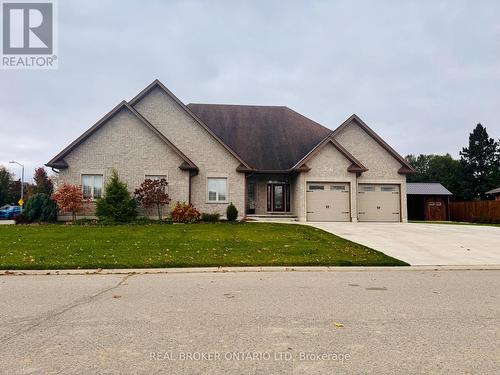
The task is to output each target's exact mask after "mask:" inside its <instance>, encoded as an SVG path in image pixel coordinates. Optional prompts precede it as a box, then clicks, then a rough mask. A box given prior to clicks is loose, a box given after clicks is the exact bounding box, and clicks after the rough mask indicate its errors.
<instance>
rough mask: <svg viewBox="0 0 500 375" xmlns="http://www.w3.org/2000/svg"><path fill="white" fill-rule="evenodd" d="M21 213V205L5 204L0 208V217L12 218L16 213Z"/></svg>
mask: <svg viewBox="0 0 500 375" xmlns="http://www.w3.org/2000/svg"><path fill="white" fill-rule="evenodd" d="M20 213H21V206H11V205H10V204H7V205H5V206H2V207H1V208H0V219H12V218H13V217H14V216H16V215H17V214H20Z"/></svg>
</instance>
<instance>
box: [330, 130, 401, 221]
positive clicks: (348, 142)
mask: <svg viewBox="0 0 500 375" xmlns="http://www.w3.org/2000/svg"><path fill="white" fill-rule="evenodd" d="M336 140H337V141H338V142H339V143H340V144H341V145H342V146H344V147H345V148H346V149H347V150H348V151H349V152H350V153H351V154H352V155H354V157H356V159H358V160H359V161H360V162H361V163H363V165H364V166H365V167H366V168H368V171H367V172H364V173H363V174H362V175H361V176H360V177H359V178H358V183H387V184H399V185H400V186H401V192H400V196H401V218H402V221H403V222H406V221H408V218H407V207H406V176H405V175H401V174H399V173H398V170H399V168H401V163H400V162H399V161H397V160H396V159H394V157H393V156H392V155H390V154H389V153H388V152H387V151H386V150H385V149H384V148H383V147H382V146H380V145H379V144H378V143H377V142H376V141H375V140H374V139H373V138H372V137H371V136H370V135H369V134H368V133H366V132H365V131H364V130H363V129H362V128H360V127H359V125H357V124H356V123H354V122H352V123H351V124H349V126H347V127H346V128H344V129H343V130H342V131H341V132H340V133H339V134H338V135H337V136H336Z"/></svg>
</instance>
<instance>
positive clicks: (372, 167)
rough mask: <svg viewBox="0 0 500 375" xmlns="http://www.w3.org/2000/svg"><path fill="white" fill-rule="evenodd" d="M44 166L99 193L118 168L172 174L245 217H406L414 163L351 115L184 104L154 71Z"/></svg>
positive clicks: (205, 201)
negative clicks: (336, 120) (337, 121)
mask: <svg viewBox="0 0 500 375" xmlns="http://www.w3.org/2000/svg"><path fill="white" fill-rule="evenodd" d="M47 166H49V167H52V168H53V169H55V170H56V171H58V173H59V183H60V184H62V183H71V184H79V185H82V189H83V192H84V195H85V196H86V197H88V198H91V199H95V198H98V197H100V196H101V195H102V192H103V186H104V184H105V182H106V179H107V178H108V177H109V176H110V173H111V171H112V170H113V169H116V170H117V171H118V174H119V176H120V178H121V179H122V180H123V181H125V182H126V183H127V185H128V187H129V189H130V190H131V191H133V190H134V189H135V188H136V187H137V186H139V184H140V183H141V182H142V181H143V180H144V179H145V178H159V177H165V178H166V179H167V180H168V183H169V185H168V193H169V195H170V197H171V198H172V201H173V202H175V201H186V202H191V203H193V205H194V206H195V207H196V208H198V209H199V210H200V211H202V212H219V213H221V214H223V215H224V214H225V211H226V207H227V205H228V204H229V203H230V202H233V203H234V205H235V206H236V208H237V209H238V212H239V215H240V217H243V216H249V215H281V216H291V217H296V218H297V219H298V220H301V221H305V220H309V221H358V220H359V221H395V222H397V221H406V220H407V216H406V174H408V173H412V172H413V168H412V167H411V166H410V165H409V163H408V162H407V161H406V160H405V159H404V158H403V157H401V156H400V155H399V154H398V153H397V152H396V151H394V149H392V148H391V147H390V146H389V145H388V144H387V143H386V142H385V141H384V140H382V139H381V138H380V137H379V136H378V135H377V134H375V132H374V131H373V130H371V129H370V128H369V127H368V126H367V125H366V124H365V123H364V122H363V121H362V120H361V119H360V118H359V117H357V116H356V115H352V116H351V117H349V118H348V119H347V120H346V121H345V122H344V123H342V124H341V125H340V126H339V127H338V128H337V129H335V130H334V131H331V130H330V129H328V128H326V127H324V126H322V125H320V124H318V123H316V122H314V121H312V120H310V119H308V118H306V117H304V116H302V115H301V114H299V113H297V112H295V111H293V110H291V109H289V108H287V107H273V106H244V105H218V104H188V105H187V106H186V105H184V104H183V103H182V102H181V101H180V100H179V99H178V98H177V97H176V96H175V95H174V94H172V93H171V92H170V91H169V90H168V89H167V88H166V87H165V86H164V85H163V84H162V83H161V82H160V81H158V80H155V81H154V82H153V83H151V84H150V85H149V86H148V87H146V88H145V89H144V90H143V91H141V92H140V93H139V94H138V95H137V96H136V97H135V98H133V99H132V100H130V101H129V102H126V101H123V102H121V103H120V104H119V105H117V106H116V107H115V108H114V109H113V110H112V111H111V112H109V113H108V114H107V115H105V116H104V117H103V118H102V119H101V120H99V121H98V122H97V123H96V124H95V125H94V126H92V127H91V128H90V129H89V130H87V131H86V132H85V133H84V134H82V135H81V136H80V137H79V138H78V139H76V140H75V141H74V142H73V143H71V144H70V145H69V146H68V147H67V148H65V149H64V150H63V151H61V152H60V153H59V154H58V155H57V156H55V157H54V158H53V159H52V160H51V161H49V162H48V163H47Z"/></svg>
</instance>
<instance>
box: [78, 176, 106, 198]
mask: <svg viewBox="0 0 500 375" xmlns="http://www.w3.org/2000/svg"><path fill="white" fill-rule="evenodd" d="M84 176H92V177H93V179H92V187H91V191H90V195H91V196H90V197H88V198H85V196H84V185H83V177H84ZM96 176H101V178H102V186H101V196H100V197H98V198H95V196H94V189H95V183H94V182H95V177H96ZM80 184H81V187H82V196H83V198H84V199H88V200H90V201H91V202H95V201H96V200H97V199H100V198H102V197H103V196H104V185H105V182H104V173H81V174H80Z"/></svg>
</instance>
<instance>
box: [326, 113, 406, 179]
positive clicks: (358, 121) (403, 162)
mask: <svg viewBox="0 0 500 375" xmlns="http://www.w3.org/2000/svg"><path fill="white" fill-rule="evenodd" d="M353 121H354V122H355V123H356V124H357V125H359V127H360V128H361V129H363V130H364V131H365V132H366V133H367V134H368V135H369V136H370V137H372V138H373V139H374V140H375V141H376V142H377V143H378V144H379V145H380V146H382V148H384V149H385V150H386V151H387V152H388V153H389V154H390V155H391V156H392V157H393V158H394V159H396V160H397V161H399V162H400V163H401V168H400V169H399V170H398V173H400V174H409V173H415V169H414V168H413V167H412V166H411V164H410V163H409V162H408V161H407V160H406V159H405V158H404V157H402V156H401V155H399V154H398V153H397V152H396V151H395V150H394V149H393V148H392V147H391V146H389V145H388V144H387V143H386V142H385V141H384V140H383V139H382V138H381V137H380V136H379V135H378V134H377V133H375V132H374V131H373V130H372V129H371V128H370V127H369V126H368V125H366V124H365V122H364V121H363V120H361V119H360V118H359V117H358V116H357V115H356V114H353V115H351V116H350V117H349V118H348V119H347V120H345V121H344V122H343V123H342V124H340V126H339V127H338V128H337V129H335V130H334V131H333V137H335V136H336V135H337V134H339V133H340V132H341V131H342V130H343V129H345V128H346V127H347V126H348V125H349V124H350V123H351V122H353Z"/></svg>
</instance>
